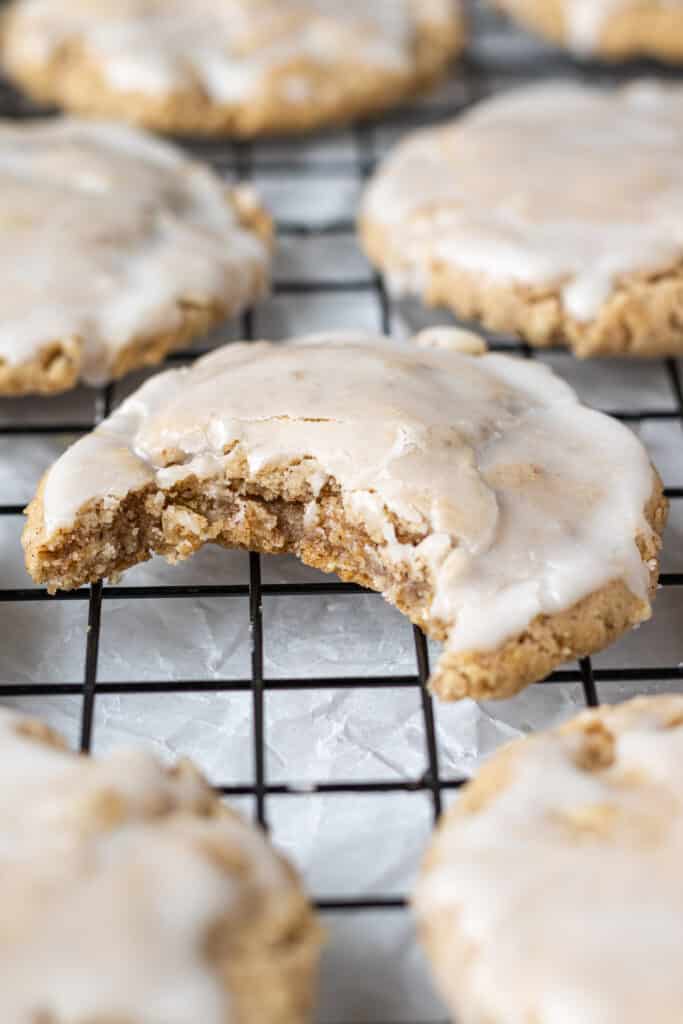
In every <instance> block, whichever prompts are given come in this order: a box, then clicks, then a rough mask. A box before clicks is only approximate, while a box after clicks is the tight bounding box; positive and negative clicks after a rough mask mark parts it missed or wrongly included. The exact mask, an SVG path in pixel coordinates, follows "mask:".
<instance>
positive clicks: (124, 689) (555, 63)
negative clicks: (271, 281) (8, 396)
mask: <svg viewBox="0 0 683 1024" xmlns="http://www.w3.org/2000/svg"><path fill="white" fill-rule="evenodd" d="M472 13H473V17H474V25H475V31H474V44H473V46H472V48H471V50H470V54H469V55H468V56H467V57H466V58H465V60H464V61H463V62H462V63H461V64H460V65H459V66H458V67H457V68H456V69H455V71H454V73H453V77H452V80H451V81H450V82H449V84H448V85H447V86H446V87H445V88H444V89H442V90H441V91H440V92H437V93H436V94H435V95H434V96H432V97H429V98H425V99H424V100H421V101H420V102H419V103H417V104H414V105H412V106H408V107H407V108H404V109H403V110H400V111H398V112H394V113H392V114H391V115H389V116H387V117H385V118H384V119H382V120H381V121H377V122H374V123H369V124H365V125H362V126H357V127H353V128H351V129H350V130H348V131H346V132H344V133H334V134H333V135H330V136H324V137H322V140H319V141H316V142H314V143H313V144H312V145H311V144H306V143H301V142H289V143H273V144H265V143H264V144H261V143H254V144H250V143H229V142H213V141H211V142H207V141H199V140H196V141H189V142H187V146H188V148H189V149H190V151H191V152H192V153H194V154H195V155H197V156H200V157H202V158H204V159H206V160H208V161H209V162H211V163H212V164H213V166H214V167H216V168H217V169H218V170H219V171H220V172H221V173H225V174H229V175H231V176H234V177H236V178H238V179H243V180H244V179H246V180H252V181H255V182H256V183H257V184H258V185H259V186H260V187H263V186H265V191H266V193H267V192H268V183H269V180H270V181H272V180H274V179H275V178H279V179H281V178H282V177H283V176H284V177H285V178H286V177H287V176H295V177H297V178H298V179H299V181H301V182H303V183H304V187H306V186H307V185H308V184H313V183H315V182H316V181H317V182H318V183H320V181H321V180H323V181H334V182H337V181H339V182H348V181H351V182H353V183H354V184H355V185H356V186H358V187H360V186H361V185H362V183H363V181H365V180H366V179H367V177H368V176H369V175H370V174H371V173H372V171H373V169H374V167H375V166H376V161H377V158H378V156H379V155H381V153H382V151H383V149H385V148H386V147H388V146H389V145H390V144H391V142H392V141H393V140H394V139H395V138H397V137H399V136H400V135H401V134H402V133H403V132H405V131H408V130H410V129H412V128H414V127H417V126H419V125H424V124H427V123H433V122H437V121H440V120H443V119H444V118H447V117H452V116H453V115H455V114H457V113H459V112H461V111H462V110H463V109H465V108H466V107H468V106H469V105H470V104H472V103H473V102H475V101H476V100H478V99H480V98H481V97H483V96H485V95H487V94H488V93H490V92H491V91H493V90H495V89H498V88H502V87H507V86H509V85H512V84H517V83H519V82H522V81H526V80H528V79H530V78H540V77H542V76H544V75H547V74H552V73H557V72H560V71H561V72H562V73H564V74H568V75H572V76H579V77H586V76H592V77H594V78H599V79H601V80H602V79H611V78H615V77H617V76H618V74H620V75H633V74H636V73H639V72H640V71H641V70H642V68H640V67H630V68H628V69H626V70H622V71H621V72H619V73H617V72H615V71H614V70H613V69H606V68H600V67H597V68H596V67H593V68H587V67H581V66H579V65H576V64H574V63H573V62H571V61H570V60H569V59H568V58H560V57H558V56H557V55H555V54H554V53H552V52H550V51H548V50H546V49H544V48H543V47H540V46H536V45H535V44H531V43H521V42H520V38H519V37H517V36H516V35H514V34H513V33H512V32H511V30H509V29H508V28H507V27H506V26H505V25H504V23H503V22H502V21H501V20H499V19H498V18H497V17H496V16H495V15H493V14H492V13H491V12H485V11H482V10H480V9H479V7H478V6H475V8H474V10H473V12H472ZM648 70H651V69H648ZM663 73H666V74H671V72H668V71H667V72H663ZM36 113H39V112H38V111H36V110H35V109H34V108H32V107H31V106H30V105H29V104H28V103H26V101H24V100H22V99H21V98H20V97H19V96H18V95H17V94H16V93H15V92H14V91H13V90H12V89H11V88H10V87H9V86H7V85H2V86H1V87H0V114H2V115H3V116H9V117H17V118H21V117H30V116H34V115H35V114H36ZM306 146H308V148H307V149H306V159H305V160H303V159H302V156H301V154H302V152H303V151H304V148H305V147H306ZM332 187H334V186H332ZM301 211H303V213H301ZM306 212H307V206H306V203H305V202H304V203H303V204H300V213H299V214H298V215H297V216H294V217H293V216H291V215H288V214H287V212H286V211H285V213H283V214H281V215H280V216H278V218H277V220H278V223H277V228H278V237H279V239H280V240H283V241H284V242H285V243H286V244H288V245H289V246H294V247H296V246H297V245H298V244H303V243H310V242H311V241H315V240H316V239H320V238H327V239H334V238H335V237H337V238H343V239H346V240H348V239H349V238H352V236H353V233H354V222H353V217H352V216H337V215H332V216H331V217H325V216H318V215H317V211H315V210H313V211H310V212H311V213H312V215H311V216H308V217H307V216H306ZM325 295H327V296H329V295H336V296H338V297H339V298H340V299H342V300H343V301H344V302H345V303H346V304H347V308H348V309H349V310H351V309H352V308H353V305H354V303H357V302H358V301H359V299H360V298H362V300H363V302H364V303H365V304H366V305H367V303H368V301H369V302H371V303H372V305H373V306H374V309H375V311H376V317H377V321H378V326H381V327H382V329H383V330H384V331H386V332H387V333H391V331H392V327H393V326H394V324H395V322H396V316H397V309H396V304H395V303H394V301H393V300H392V298H391V297H390V296H389V295H388V294H387V292H386V291H385V289H384V287H383V285H382V282H381V280H380V278H379V277H378V276H377V275H375V274H373V273H372V272H371V271H370V270H369V269H367V270H366V272H364V273H363V275H362V276H358V275H355V274H352V275H350V276H349V275H346V276H344V277H339V278H335V277H331V278H326V279H324V280H322V279H318V278H317V277H316V279H305V278H304V279H301V278H292V279H288V278H287V266H286V264H285V265H284V266H283V273H282V274H280V275H279V276H278V277H277V278H276V281H275V285H274V298H273V300H272V301H273V302H277V301H278V300H279V299H282V298H289V299H290V300H291V299H295V300H296V301H297V302H300V303H301V304H306V303H312V302H315V301H316V299H317V298H319V297H321V296H325ZM257 316H258V314H256V315H255V314H247V315H245V316H244V317H243V319H242V323H241V334H242V336H243V337H245V338H247V339H253V338H254V337H255V336H257V335H258V334H262V333H263V332H262V331H260V330H259V324H258V322H257ZM443 319H444V318H443V317H441V320H442V321H443ZM490 343H491V346H492V348H494V349H501V350H504V351H510V350H512V351H516V352H518V353H520V354H521V355H523V356H525V357H527V358H537V357H538V356H537V355H536V354H535V353H534V352H533V351H532V350H531V349H529V348H528V347H527V346H525V345H523V344H520V343H518V342H515V341H514V340H513V339H510V338H500V337H491V338H490ZM199 351H200V347H197V346H195V347H194V348H192V349H191V350H188V351H184V352H177V353H174V354H173V355H172V356H171V357H170V358H169V360H168V362H169V363H170V364H172V365H178V364H179V363H182V362H184V361H187V360H188V359H191V358H194V357H195V356H196V355H197V354H198V353H199ZM567 358H569V357H567ZM660 369H661V373H662V374H663V375H664V377H665V378H666V380H667V381H668V385H669V387H670V394H671V399H672V400H671V403H670V404H667V405H666V407H664V408H662V407H660V406H659V405H658V404H657V405H656V406H655V407H648V406H647V405H640V404H638V403H637V402H636V401H633V402H631V403H629V404H628V405H625V406H621V407H618V408H610V409H608V410H607V411H609V412H611V413H613V414H615V415H617V416H618V417H620V418H621V419H623V420H624V421H626V422H629V423H630V424H632V425H634V426H636V427H640V426H641V425H643V424H646V423H650V422H656V421H666V422H667V423H670V424H673V425H675V426H676V427H677V428H678V429H680V428H681V427H683V388H682V385H681V376H680V368H679V366H678V365H677V363H676V361H675V360H673V359H670V360H664V361H662V363H661V367H660ZM615 372H617V371H615ZM91 399H92V414H91V415H90V416H87V417H84V418H76V417H73V416H70V415H67V416H65V417H64V418H63V419H59V420H57V421H55V420H53V419H48V420H46V419H45V417H43V416H42V415H37V416H36V417H35V418H33V417H30V416H29V417H28V418H27V416H26V415H22V416H21V417H20V418H19V419H18V420H17V419H16V418H14V417H13V415H12V409H14V408H16V405H15V404H14V403H12V404H10V405H8V409H9V412H8V413H7V414H4V415H3V417H2V419H0V441H2V440H3V439H4V440H9V439H24V440H29V441H30V440H31V439H41V438H46V437H50V436H53V437H59V438H66V437H73V436H74V435H75V436H77V435H80V434H82V433H84V432H86V431H88V430H90V429H92V427H93V426H94V425H95V424H96V423H98V422H99V421H100V420H101V419H102V418H103V417H105V416H106V415H107V414H108V413H109V411H110V409H111V408H112V406H113V404H115V402H116V400H117V392H116V389H115V386H113V385H110V386H107V387H103V388H101V389H97V390H96V391H94V392H93V393H92V394H91ZM44 401H47V402H49V401H50V400H44ZM36 408H37V405H36V404H35V403H34V404H33V405H32V406H31V409H36ZM64 408H68V406H64ZM678 443H680V451H679V455H680V456H683V436H681V437H680V438H679V441H678ZM679 468H680V475H679V476H678V478H675V479H674V478H672V480H670V481H667V483H668V486H667V488H666V493H667V496H668V497H669V499H670V500H671V502H672V505H673V506H677V511H678V512H683V458H682V459H681V465H680V467H679ZM30 497H31V495H30V494H28V493H27V494H26V495H25V499H26V500H28V499H29V498H30ZM3 500H4V496H3V495H2V494H0V501H3ZM21 513H22V503H21V502H20V503H16V502H13V503H8V502H6V503H3V504H0V518H2V519H7V518H16V517H20V516H21ZM248 559H249V575H248V582H244V583H242V582H240V583H235V582H230V581H229V580H227V581H226V582H225V583H224V584H223V583H222V584H218V585H216V584H210V585H202V584H197V585H194V584H193V585H189V584H188V585H184V584H183V585H165V584H163V585H143V586H126V585H119V586H111V585H102V584H95V585H93V586H91V587H90V588H83V589H81V590H79V591H76V592H72V593H64V594H58V595H57V596H56V597H53V598H50V597H48V595H47V594H46V592H45V591H44V590H42V589H39V588H35V587H32V586H13V587H6V586H4V584H2V581H1V580H0V584H2V586H3V587H4V589H0V605H2V607H3V608H5V607H6V605H8V604H16V603H30V602H39V603H46V602H51V603H52V604H53V605H54V604H56V603H59V602H84V603H87V631H86V634H85V636H84V637H83V638H82V644H83V654H84V670H83V676H82V678H81V679H66V678H65V679H62V678H54V677H53V678H47V679H44V680H40V681H34V682H28V683H27V682H24V683H17V682H16V681H15V680H14V679H12V678H6V677H5V673H4V672H3V669H2V652H1V650H0V680H1V682H0V685H1V689H2V696H4V697H7V698H10V697H35V698H39V699H41V700H43V699H46V698H49V697H58V696H65V695H72V696H73V695H76V696H80V698H81V699H82V703H81V713H80V736H79V744H80V748H81V749H82V750H83V751H89V750H90V748H91V745H92V743H93V729H94V722H95V709H96V702H97V700H98V697H99V696H101V695H104V694H121V695H123V694H145V693H146V694H158V695H162V694H164V693H171V692H181V693H188V692H194V693H206V694H211V693H216V692H224V693H244V694H248V695H250V701H251V729H252V733H253V765H252V769H251V772H252V779H251V781H250V782H248V783H246V784H234V783H230V782H227V781H225V780H221V779H220V778H219V779H214V780H212V781H213V782H214V783H215V784H216V786H217V788H218V789H219V790H220V791H221V792H223V793H224V794H225V795H226V796H227V797H242V798H248V799H250V800H251V801H252V804H253V810H254V815H255V818H256V820H257V821H258V822H259V823H260V824H261V825H262V826H264V827H266V828H267V827H268V825H269V800H270V798H271V797H274V796H277V797H288V798H292V799H296V798H297V796H300V795H302V794H306V795H308V796H310V795H311V794H328V795H329V794H351V795H353V794H383V793H388V792H407V793H415V792H423V793H425V794H427V796H428V797H429V800H430V803H431V813H432V816H433V818H434V820H436V819H437V818H438V817H439V815H440V814H441V811H442V806H443V803H444V798H445V796H446V794H447V793H448V792H449V791H452V790H455V789H457V788H458V786H460V785H461V784H462V782H463V781H464V779H463V778H462V777H461V776H455V777H453V776H445V775H444V773H443V772H442V771H441V770H440V744H439V738H438V730H437V728H436V726H435V711H434V706H433V703H432V699H431V697H430V696H429V694H428V692H427V690H426V687H425V682H426V679H427V677H428V675H429V648H428V645H427V643H426V641H425V638H424V636H423V635H422V633H421V632H420V631H419V630H418V629H413V637H412V643H413V647H414V665H415V667H414V671H412V672H409V673H408V674H404V675H393V674H390V675H372V676H369V677H360V678H359V677H358V676H356V675H344V674H342V675H339V676H334V677H324V678H316V677H314V676H312V675H306V674H301V675H298V676H296V677H292V678H276V679H272V678H269V677H268V676H267V675H266V673H265V671H264V637H265V632H266V629H267V621H265V620H264V614H263V600H264V598H267V597H280V598H286V599H287V600H288V601H291V602H296V601H297V600H298V599H299V598H301V597H303V596H307V597H309V598H310V597H317V598H320V599H323V598H325V597H329V596H330V595H345V596H348V597H350V598H353V595H357V594H362V593H363V591H362V590H361V588H359V587H356V586H353V585H351V584H345V583H341V582H339V581H326V582H284V583H267V582H264V581H263V580H262V572H261V570H262V560H261V557H260V556H259V555H257V554H251V555H249V556H248ZM681 568H683V566H681ZM661 584H662V587H663V588H667V589H668V588H680V587H681V586H683V572H681V571H671V572H669V571H667V572H665V573H664V574H663V576H662V578H661ZM200 598H202V599H207V600H213V599H228V600H229V601H230V602H238V603H240V604H241V605H242V607H243V606H244V604H245V603H246V604H247V605H248V621H249V629H250V672H249V673H248V675H245V676H244V677H239V678H221V679H215V678H210V679H209V678H184V679H174V678H173V679H171V678H163V677H160V678H156V679H152V680H150V679H148V678H147V679H139V680H137V681H136V680H135V679H127V680H125V681H119V682H107V681H101V680H100V679H99V677H98V658H99V648H100V639H101V635H102V610H103V604H106V603H107V602H108V601H110V600H116V601H127V602H149V601H174V600H178V599H190V600H194V599H200ZM410 628H412V627H410V626H408V625H406V626H405V629H410ZM636 660H637V659H636ZM681 661H683V654H682V655H681V658H680V660H676V661H675V662H674V661H672V662H671V663H667V664H657V665H656V666H652V665H649V666H648V665H646V664H642V665H641V664H639V663H636V664H634V663H633V662H632V661H631V663H629V664H628V665H616V666H614V665H611V666H607V667H599V666H598V667H596V666H595V665H594V664H593V662H592V660H591V659H590V658H586V659H584V660H582V661H581V662H580V663H579V664H578V665H577V666H575V667H574V666H572V667H569V668H564V669H562V670H561V671H557V672H555V673H553V674H552V675H551V676H550V677H549V678H548V679H547V680H545V681H544V682H543V683H542V684H538V685H539V686H540V687H549V686H553V685H555V684H562V683H564V684H568V683H574V684H579V685H580V687H581V688H582V693H583V700H584V701H585V703H586V704H587V705H591V706H595V705H597V704H598V703H599V700H600V695H601V694H602V695H603V696H605V697H606V698H607V699H610V696H609V694H608V692H607V688H608V687H610V685H612V684H624V683H627V684H632V685H633V687H634V688H639V687H640V686H645V685H648V684H649V685H652V684H655V685H660V684H667V683H668V684H669V685H676V684H679V683H680V682H681V681H682V680H683V668H682V667H681ZM319 688H320V689H322V688H328V689H336V690H344V689H381V690H395V689H404V688H409V689H413V690H415V691H416V693H417V694H418V697H419V706H420V709H421V723H422V732H423V751H424V770H423V772H422V773H421V774H419V775H417V776H416V777H413V778H410V779H395V780H394V779H390V780H386V779H374V778H365V779H357V778H353V779H345V778H335V779H331V780H330V779H326V780H324V781H320V782H315V781H313V782H310V783H306V784H305V785H301V784H297V783H296V782H295V781H291V782H287V781H284V782H280V781H276V782H273V781H270V780H269V778H268V772H267V764H266V757H265V748H266V736H265V733H266V724H265V723H266V719H265V709H266V704H267V701H268V697H269V693H270V692H271V691H275V690H277V691H278V692H279V693H286V692H288V691H297V690H299V691H301V690H313V689H319ZM314 895H315V896H316V902H317V904H318V906H319V907H320V909H321V911H323V912H334V913H335V914H338V913H342V914H353V913H362V912H364V911H373V912H374V911H382V912H385V911H386V912H390V913H405V912H406V911H407V907H406V898H405V895H404V894H399V895H394V894H386V893H382V892H373V893H372V894H370V895H368V894H367V893H362V894H359V895H354V894H350V895H344V896H339V895H335V893H316V894H314ZM359 1019H360V1018H359ZM363 1019H365V1018H363ZM371 1019H373V1020H375V1019H376V1018H375V1017H374V1016H373V1017H372V1018H371ZM402 1019H405V1018H402Z"/></svg>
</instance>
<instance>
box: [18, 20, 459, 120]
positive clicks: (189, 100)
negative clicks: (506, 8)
mask: <svg viewBox="0 0 683 1024" xmlns="http://www.w3.org/2000/svg"><path fill="white" fill-rule="evenodd" d="M459 4H460V0H373V2H372V3H367V2H365V0H346V2H344V3H341V4H340V3H337V2H336V0H196V2H194V3H191V4H188V3H187V0H170V2H169V0H127V2H126V3H125V4H121V3H119V2H115V0H105V2H99V3H97V4H93V3H91V2H89V0H64V2H63V3H59V4H55V3H53V0H14V2H13V3H12V4H11V6H10V8H9V11H8V13H7V15H6V16H5V22H4V42H3V45H2V54H3V57H2V59H3V63H4V67H5V70H6V71H7V73H8V74H9V75H10V76H11V77H13V78H14V79H15V80H16V81H17V82H18V83H19V84H20V85H22V86H23V87H24V88H25V89H26V91H27V92H28V93H29V94H30V95H31V96H33V97H35V98H37V99H38V100H41V101H47V102H55V103H57V104H59V105H61V106H63V107H65V108H66V109H68V110H72V111H77V112H79V113H84V114H95V115H98V116H101V115H106V116H113V117H120V118H124V119H128V120H132V121H135V122H137V123H139V124H143V125H145V126H147V127H150V128H154V129H158V130H161V131H171V132H193V133H199V134H212V133H228V134H232V135H237V136H253V135H259V134H262V133H267V132H278V133H280V132H295V131H306V130H309V129H312V128H316V127H318V126H320V125H324V124H327V123H330V122H336V121H340V120H341V121H343V120H348V119H349V118H352V117H354V116H356V115H366V114H370V113H372V112H374V111H378V110H381V109H383V108H385V107H388V106H390V105H392V104H394V103H397V102H398V101H400V100H402V99H403V98H405V97H406V96H410V95H412V94H413V93H415V92H417V91H419V89H420V88H422V87H423V86H425V85H427V84H429V83H430V82H432V81H433V80H435V79H436V78H438V77H439V76H440V75H441V74H442V73H443V72H444V71H445V68H446V66H447V64H448V62H449V60H450V59H451V57H452V56H453V55H454V54H455V53H456V52H457V51H458V50H459V49H460V48H461V46H462V43H463V35H464V30H463V24H462V17H461V12H460V6H459Z"/></svg>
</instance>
